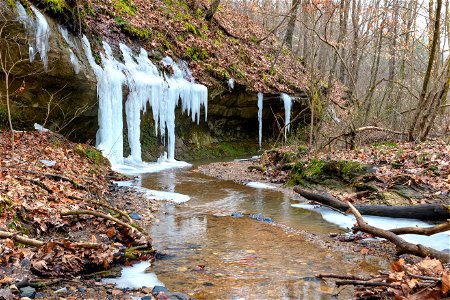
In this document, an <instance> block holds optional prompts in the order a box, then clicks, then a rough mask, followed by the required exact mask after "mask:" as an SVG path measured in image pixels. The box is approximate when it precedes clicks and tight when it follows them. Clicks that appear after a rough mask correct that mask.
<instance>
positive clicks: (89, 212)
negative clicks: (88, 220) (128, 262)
mask: <svg viewBox="0 0 450 300" xmlns="http://www.w3.org/2000/svg"><path fill="white" fill-rule="evenodd" d="M80 215H91V216H95V217H100V218H104V219H107V220H110V221H113V222H115V223H117V224H119V225H121V226H123V227H126V228H128V229H130V230H131V231H132V232H135V231H136V230H137V229H136V228H135V227H133V226H132V225H130V224H128V223H125V222H123V221H121V220H119V219H117V218H115V217H113V216H111V215H107V214H104V213H101V212H98V211H92V210H84V209H81V210H72V211H67V212H62V213H61V216H80ZM135 233H136V234H137V235H138V236H139V238H140V237H142V235H147V234H146V233H145V232H135Z"/></svg>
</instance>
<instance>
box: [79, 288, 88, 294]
mask: <svg viewBox="0 0 450 300" xmlns="http://www.w3.org/2000/svg"><path fill="white" fill-rule="evenodd" d="M78 291H79V292H80V293H86V289H85V288H82V287H80V288H78Z"/></svg>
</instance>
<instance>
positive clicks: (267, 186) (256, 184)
mask: <svg viewBox="0 0 450 300" xmlns="http://www.w3.org/2000/svg"><path fill="white" fill-rule="evenodd" d="M245 185H246V186H249V187H252V188H255V189H276V187H275V186H273V185H270V184H266V183H262V182H256V181H251V182H248V183H246V184H245Z"/></svg>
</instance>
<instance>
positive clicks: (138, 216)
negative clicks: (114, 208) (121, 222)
mask: <svg viewBox="0 0 450 300" xmlns="http://www.w3.org/2000/svg"><path fill="white" fill-rule="evenodd" d="M128 215H129V216H130V218H132V219H133V220H142V218H141V216H140V215H138V214H137V213H135V212H132V213H129V214H128Z"/></svg>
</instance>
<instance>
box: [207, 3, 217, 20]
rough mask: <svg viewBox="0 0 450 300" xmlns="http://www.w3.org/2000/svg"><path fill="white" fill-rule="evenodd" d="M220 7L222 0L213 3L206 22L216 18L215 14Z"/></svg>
mask: <svg viewBox="0 0 450 300" xmlns="http://www.w3.org/2000/svg"><path fill="white" fill-rule="evenodd" d="M219 5H220V0H214V1H213V2H212V3H211V6H210V7H209V8H208V10H207V11H206V16H205V19H206V21H211V20H212V18H213V17H214V14H215V13H216V11H217V9H218V8H219Z"/></svg>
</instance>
